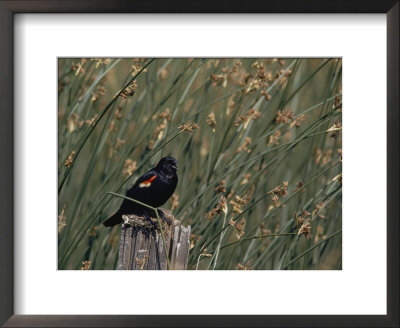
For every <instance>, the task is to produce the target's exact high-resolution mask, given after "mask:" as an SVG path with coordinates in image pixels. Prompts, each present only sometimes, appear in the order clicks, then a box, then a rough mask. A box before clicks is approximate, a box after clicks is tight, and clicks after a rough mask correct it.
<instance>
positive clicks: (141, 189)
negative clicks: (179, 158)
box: [103, 156, 178, 227]
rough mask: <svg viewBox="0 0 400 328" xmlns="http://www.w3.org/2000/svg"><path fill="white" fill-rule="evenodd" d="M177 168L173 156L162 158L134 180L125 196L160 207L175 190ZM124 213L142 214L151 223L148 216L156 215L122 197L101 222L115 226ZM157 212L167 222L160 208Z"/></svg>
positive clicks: (107, 225) (150, 210)
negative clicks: (114, 209)
mask: <svg viewBox="0 0 400 328" xmlns="http://www.w3.org/2000/svg"><path fill="white" fill-rule="evenodd" d="M177 169H178V167H177V164H176V159H175V158H173V157H171V156H167V157H164V158H162V159H161V160H160V161H159V162H158V164H157V166H156V167H155V168H153V169H151V170H150V171H148V172H146V173H145V174H143V175H142V176H141V177H140V178H139V179H138V180H137V181H136V182H135V184H134V185H133V187H132V188H131V189H129V190H128V192H127V193H126V197H129V198H133V199H136V200H138V201H139V202H142V203H145V204H147V205H150V206H152V207H156V208H157V207H160V206H161V205H163V204H164V203H165V202H166V201H167V200H168V199H169V198H170V197H171V196H172V194H173V193H174V191H175V188H176V185H177V183H178V176H177V175H176V170H177ZM124 214H137V215H142V216H144V217H145V218H146V219H147V220H148V221H149V222H150V223H152V224H153V221H152V220H151V219H150V217H154V216H155V215H156V214H155V212H154V211H153V210H152V209H149V208H148V207H144V206H142V205H140V204H138V203H135V202H132V201H130V200H128V199H124V201H123V202H122V204H121V207H120V208H119V210H118V211H117V212H116V213H115V214H114V215H113V216H111V217H110V218H109V219H108V220H106V221H105V222H104V223H103V224H104V225H105V226H106V227H112V226H115V225H117V224H119V223H121V222H122V215H124ZM158 214H159V215H160V216H161V218H162V219H163V220H164V221H167V222H169V220H168V219H167V218H166V217H165V215H164V213H163V212H162V211H161V210H158ZM169 223H170V222H169ZM153 225H154V224H153Z"/></svg>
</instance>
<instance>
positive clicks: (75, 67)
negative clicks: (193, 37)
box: [58, 58, 342, 270]
mask: <svg viewBox="0 0 400 328" xmlns="http://www.w3.org/2000/svg"><path fill="white" fill-rule="evenodd" d="M341 68H342V62H341V60H340V59H335V58H331V59H329V58H321V59H296V58H290V59H263V58H258V59H255V58H251V59H250V58H246V59H233V58H229V59H222V58H221V59H209V58H193V59H165V58H155V59H116V58H114V59H105V58H98V59H89V58H87V59H81V58H64V59H59V81H58V82H59V91H58V92H59V97H58V107H59V108H58V158H59V163H58V172H59V177H58V189H59V217H58V224H59V226H58V237H59V238H58V242H59V248H58V250H59V251H58V265H59V269H80V268H81V267H83V268H85V269H87V268H90V269H115V267H116V261H117V256H118V246H119V232H120V227H114V228H113V229H110V228H105V227H103V226H102V225H101V223H102V222H103V221H104V220H105V219H107V218H108V217H109V216H110V215H111V214H113V213H114V211H115V210H116V209H117V208H118V207H119V204H120V202H121V198H119V197H115V196H114V194H115V193H117V194H124V193H125V192H126V190H127V189H128V188H130V187H131V185H132V184H133V183H134V181H135V179H137V178H138V177H139V176H140V175H141V174H143V173H144V172H145V171H147V170H148V169H150V168H151V167H153V166H154V164H155V163H156V162H157V161H158V160H159V159H160V158H161V157H163V156H166V155H172V156H174V157H176V158H177V160H178V166H179V170H178V176H179V183H178V187H177V189H176V192H175V195H174V196H173V198H172V199H171V200H170V201H168V203H167V204H165V206H164V207H165V208H168V209H171V210H172V212H173V214H174V216H175V217H176V218H177V219H179V220H181V221H182V222H183V224H184V225H191V227H192V233H193V234H192V236H191V250H190V254H189V264H188V266H189V269H209V270H213V269H216V270H218V269H219V270H221V269H222V270H224V269H229V270H231V269H295V270H302V269H305V270H308V269H341V263H342V262H341V259H342V256H341V254H342V253H341V243H342V240H341V231H342V230H341V229H342V222H341V218H342V215H341V213H342V208H341V195H342V177H341V148H342V146H341V110H342V107H341V77H342V76H341ZM113 193H114V194H113ZM83 262H85V263H84V264H83Z"/></svg>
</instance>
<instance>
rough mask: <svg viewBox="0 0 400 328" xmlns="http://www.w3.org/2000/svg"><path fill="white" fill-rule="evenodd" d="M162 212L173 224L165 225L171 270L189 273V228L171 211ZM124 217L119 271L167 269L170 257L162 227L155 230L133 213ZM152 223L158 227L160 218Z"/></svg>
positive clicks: (164, 231) (163, 225)
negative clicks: (187, 271) (187, 270)
mask: <svg viewBox="0 0 400 328" xmlns="http://www.w3.org/2000/svg"><path fill="white" fill-rule="evenodd" d="M162 211H163V212H164V214H165V216H166V217H167V218H168V219H169V220H171V221H172V224H170V225H169V224H167V223H165V222H162V229H163V233H164V239H165V244H166V249H167V252H168V258H169V261H170V265H171V269H172V270H186V269H187V262H188V257H189V249H190V226H188V227H184V226H182V225H181V223H180V221H178V220H176V219H175V218H174V217H173V215H172V214H171V212H170V211H168V210H165V209H162ZM122 218H123V220H124V223H123V224H122V229H121V238H120V246H119V256H118V265H117V269H118V270H167V269H168V263H167V256H166V253H165V247H164V243H163V238H162V235H161V231H160V230H159V228H157V229H154V227H153V226H152V225H151V224H150V223H149V222H147V221H146V220H145V219H144V218H143V217H141V216H137V215H133V214H131V215H124V216H122ZM152 220H153V221H154V223H156V225H157V227H158V223H157V219H156V218H155V219H153V218H152ZM160 220H161V219H160ZM161 221H162V220H161Z"/></svg>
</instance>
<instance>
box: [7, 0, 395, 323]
mask: <svg viewBox="0 0 400 328" xmlns="http://www.w3.org/2000/svg"><path fill="white" fill-rule="evenodd" d="M16 13H384V14H386V16H387V315H360V316H359V315H343V316H342V315H326V316H323V315H315V316H313V315H303V316H299V315H289V316H282V315H268V316H262V315H255V316H242V315H240V316H224V315H213V316H200V315H195V316H188V315H182V316H179V315H171V316H143V315H132V316H130V315H118V316H111V315H107V316H100V315H94V316H90V315H35V316H31V315H14V306H13V303H14V297H13V286H14V280H13V276H14V272H13V208H14V206H15V205H14V200H17V197H16V196H14V189H13V176H14V173H16V172H14V170H13V165H14V163H13V148H14V147H13V140H14V138H13V135H14V133H18V126H16V128H15V129H14V123H15V122H14V119H13V117H14V113H13V29H14V23H13V21H14V14H16ZM398 90H399V1H398V0H397V1H396V0H271V1H265V0H264V1H261V0H220V1H218V0H202V1H185V0H174V1H166V0H152V1H128V0H93V1H76V0H59V1H54V0H53V1H52V0H42V1H41V0H39V1H36V0H35V1H29V0H28V1H19V0H13V1H11V0H8V1H7V0H0V111H1V116H0V149H1V156H0V324H2V325H4V326H5V327H110V326H113V327H129V326H131V327H150V326H160V327H161V326H174V327H198V326H207V327H211V326H218V327H220V326H228V327H242V326H245V327H264V326H265V327H399V279H398V277H399V201H398V199H399V92H398ZM366 269H368V268H366ZM344 297H345V296H344Z"/></svg>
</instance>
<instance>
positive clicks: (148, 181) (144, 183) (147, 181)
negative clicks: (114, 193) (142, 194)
mask: <svg viewBox="0 0 400 328" xmlns="http://www.w3.org/2000/svg"><path fill="white" fill-rule="evenodd" d="M155 178H157V174H154V175H153V176H152V177H151V178H149V179H147V180H144V181H143V182H141V183H140V184H139V187H141V188H143V187H150V185H151V183H152V182H153V181H154V180H155Z"/></svg>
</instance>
